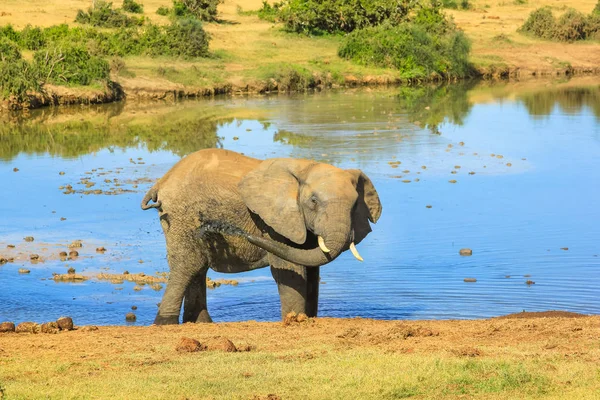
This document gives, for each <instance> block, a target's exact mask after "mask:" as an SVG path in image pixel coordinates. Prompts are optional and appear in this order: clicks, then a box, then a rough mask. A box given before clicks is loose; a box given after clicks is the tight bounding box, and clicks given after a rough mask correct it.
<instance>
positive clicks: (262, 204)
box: [238, 158, 311, 244]
mask: <svg viewBox="0 0 600 400" xmlns="http://www.w3.org/2000/svg"><path fill="white" fill-rule="evenodd" d="M310 163H311V162H310V161H308V160H294V159H285V158H273V159H270V160H265V161H263V162H262V163H261V164H260V165H259V166H258V167H257V168H256V169H254V170H252V171H251V172H250V173H248V174H247V175H246V176H245V177H244V178H242V180H241V181H240V183H239V184H238V189H239V191H240V194H241V195H242V199H243V200H244V202H245V203H246V206H247V207H248V208H249V209H250V210H251V211H252V212H253V213H256V214H258V215H259V216H260V217H261V218H262V220H263V221H265V222H266V223H267V225H269V226H270V227H272V228H273V229H274V230H275V231H276V232H277V233H279V234H281V235H283V236H285V237H286V238H288V239H290V240H291V241H293V242H294V243H297V244H302V243H304V242H305V241H306V225H305V223H304V214H303V212H302V209H301V208H300V205H299V203H298V195H299V192H300V183H299V180H298V178H297V176H298V175H299V173H300V171H301V170H302V169H304V168H307V167H309V165H310Z"/></svg>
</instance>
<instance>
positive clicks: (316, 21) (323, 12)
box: [257, 0, 474, 80]
mask: <svg viewBox="0 0 600 400" xmlns="http://www.w3.org/2000/svg"><path fill="white" fill-rule="evenodd" d="M454 6H456V7H455V8H468V7H470V3H469V1H468V0H463V1H460V2H458V3H457V2H456V1H453V0H444V1H440V0H431V1H425V0H424V1H416V0H283V1H281V2H278V3H274V4H273V5H270V4H269V3H267V2H266V1H263V6H262V8H261V9H259V10H258V12H257V14H258V16H259V17H260V18H262V19H265V20H269V21H276V20H278V21H281V22H283V24H284V27H285V29H286V30H287V31H291V32H297V33H303V34H308V35H324V34H334V35H335V34H343V35H346V36H345V37H344V39H343V41H342V44H341V46H340V48H339V51H338V54H339V56H340V57H342V58H346V59H349V60H352V61H354V62H356V63H358V64H361V65H367V66H378V67H384V68H394V69H398V70H399V71H400V73H401V76H402V77H403V78H405V79H409V80H415V79H418V80H429V79H434V80H435V79H440V78H444V79H449V78H460V77H466V76H469V75H470V74H472V73H473V71H474V70H473V68H472V67H471V65H470V63H469V62H468V56H469V52H470V43H469V41H468V40H467V38H466V36H465V35H464V34H463V33H462V32H460V31H459V30H457V28H456V26H455V25H454V23H453V22H452V21H451V20H449V19H448V18H447V17H446V15H445V14H444V13H443V12H442V8H443V7H454Z"/></svg>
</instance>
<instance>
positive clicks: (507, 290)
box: [0, 81, 600, 325]
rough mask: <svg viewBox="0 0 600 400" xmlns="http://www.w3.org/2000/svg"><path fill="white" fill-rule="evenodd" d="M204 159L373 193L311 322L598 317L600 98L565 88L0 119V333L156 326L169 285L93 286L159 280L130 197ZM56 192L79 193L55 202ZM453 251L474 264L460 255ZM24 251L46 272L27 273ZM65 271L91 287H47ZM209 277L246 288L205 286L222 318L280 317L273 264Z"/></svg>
mask: <svg viewBox="0 0 600 400" xmlns="http://www.w3.org/2000/svg"><path fill="white" fill-rule="evenodd" d="M206 147H222V148H226V149H230V150H234V151H238V152H243V153H245V154H247V155H250V156H254V157H258V158H266V157H275V156H277V157H303V158H313V159H317V160H319V161H324V162H329V163H332V164H334V165H337V166H340V167H342V168H360V169H362V170H363V171H364V172H365V173H366V174H367V175H368V176H369V177H370V178H371V179H372V180H373V182H374V184H375V186H376V188H377V190H378V192H379V195H380V198H381V202H382V204H383V213H382V217H381V219H380V221H379V223H378V224H376V225H375V226H374V229H373V232H372V233H371V234H370V235H369V236H368V237H367V238H366V239H365V240H364V241H363V242H362V243H361V244H360V245H359V246H358V247H359V251H360V253H361V254H362V256H363V257H364V259H365V262H364V263H359V262H357V261H356V260H355V259H354V258H353V257H352V256H351V255H348V254H343V255H342V256H340V257H339V258H338V259H337V260H336V261H335V262H333V263H332V264H329V265H327V266H325V267H323V268H322V269H321V276H322V285H321V288H320V291H321V295H320V311H319V315H320V316H327V317H356V316H360V317H365V318H378V319H455V318H459V319H462V318H487V317H492V316H497V315H502V314H507V313H512V312H519V311H522V310H527V311H540V310H548V309H561V310H568V311H574V312H581V313H588V314H599V313H600V291H599V289H598V288H599V287H600V257H599V255H600V224H599V222H600V209H599V208H598V207H597V204H598V200H597V199H598V197H599V195H600V185H599V183H600V179H599V178H600V172H599V171H600V86H599V85H598V84H597V83H594V82H592V83H590V82H589V81H579V82H578V81H571V82H562V83H552V84H547V83H544V84H526V85H523V84H517V85H513V84H503V85H497V86H488V85H478V86H477V85H474V84H468V85H456V86H450V87H439V88H435V87H421V88H416V89H415V88H394V89H377V90H366V89H365V90H342V91H336V92H326V93H316V94H303V95H293V96H285V95H279V96H269V97H261V98H234V99H231V98H222V99H214V100H199V101H188V102H180V103H176V104H166V103H140V104H132V103H128V104H113V105H106V106H98V107H75V108H63V109H59V110H53V109H46V110H38V111H35V112H31V113H30V114H29V115H23V114H12V115H7V114H5V115H2V116H0V183H1V187H2V192H3V196H2V207H1V211H0V216H1V218H0V257H5V258H8V257H15V258H16V259H15V262H14V263H7V264H4V265H1V266H0V321H3V320H10V321H15V322H22V321H27V320H33V321H38V322H43V321H47V320H52V319H55V318H57V317H59V316H61V315H70V316H72V317H73V318H74V320H75V322H76V323H77V324H80V325H84V324H98V325H100V324H124V323H125V320H124V315H125V313H127V312H128V311H130V308H131V306H133V305H135V306H137V307H138V309H137V311H136V314H137V317H138V319H137V322H136V323H137V324H150V323H152V321H153V318H154V316H155V313H156V310H157V306H156V303H158V302H159V301H160V299H161V297H162V293H163V291H164V288H163V289H161V290H153V289H152V288H150V287H149V286H148V285H145V286H143V287H142V290H139V291H138V290H134V284H133V283H129V282H125V283H123V284H113V283H110V282H107V281H100V280H97V279H95V278H94V277H95V276H96V275H97V273H99V272H111V273H121V272H123V271H125V270H127V271H129V272H132V273H133V272H145V273H146V274H148V275H151V274H155V273H157V272H158V273H161V272H166V271H168V265H167V262H166V257H165V254H166V251H165V245H164V239H163V236H162V231H161V229H160V225H159V222H158V218H157V215H156V212H155V211H146V212H144V211H142V210H141V209H140V208H139V203H140V200H141V197H142V196H143V194H144V193H145V191H146V190H147V189H148V188H149V187H150V186H151V184H152V182H153V181H154V180H155V179H157V178H158V177H160V176H162V174H164V173H165V172H166V171H167V170H168V169H169V168H170V167H171V166H172V165H173V164H174V163H175V162H176V161H177V160H179V159H180V158H181V157H182V156H184V155H185V154H188V153H190V152H192V151H194V150H196V149H200V148H206ZM491 154H494V156H493V157H492V156H491ZM498 155H501V156H502V158H499V157H498ZM138 158H139V159H138ZM394 161H400V162H401V164H400V165H398V166H397V168H393V167H392V165H391V164H390V162H394ZM508 163H510V164H511V165H510V166H509V165H508ZM456 166H460V168H457V167H456ZM422 167H425V168H422ZM13 168H18V171H17V172H14V171H13ZM404 171H409V172H404ZM452 171H456V173H455V174H452V173H451V172H452ZM61 172H64V174H60V173H61ZM86 172H87V174H86ZM469 172H475V174H473V175H470V174H469ZM82 178H84V179H85V178H87V179H88V180H84V181H83V184H82V183H81V179H82ZM115 179H116V181H115ZM105 180H106V181H105ZM450 180H456V181H457V182H456V183H450V182H449V181H450ZM405 181H410V182H405ZM87 182H93V183H94V185H93V186H91V185H89V184H88V185H89V186H90V187H86V183H87ZM69 184H70V185H72V187H73V190H74V191H75V193H72V194H64V192H65V191H68V190H67V189H65V188H64V186H65V185H69ZM117 184H118V185H119V186H116V185H117ZM61 186H62V187H63V189H59V187H61ZM95 190H96V191H100V192H98V193H101V194H96V193H94V192H93V191H95ZM86 191H88V194H85V193H86ZM107 193H109V194H107ZM427 205H430V206H431V208H427V207H426V206H427ZM61 218H66V219H64V220H61ZM25 236H34V237H35V241H34V242H31V243H29V242H25V241H23V238H24V237H25ZM76 239H81V240H83V243H84V247H82V248H81V249H79V251H80V253H81V255H80V257H78V259H77V260H69V261H61V260H60V259H59V258H58V257H57V254H58V252H59V251H62V250H67V246H68V244H69V243H71V242H72V241H74V240H76ZM8 244H14V245H15V246H16V247H15V248H14V249H9V248H7V245H8ZM98 246H104V247H106V248H107V251H106V253H104V254H100V253H96V252H95V248H96V247H98ZM463 247H469V248H471V249H473V256H471V257H461V256H459V254H458V251H459V249H460V248H463ZM562 248H568V250H562ZM31 253H37V254H39V255H40V257H41V259H42V260H43V261H42V262H39V263H37V264H32V263H31V262H30V261H29V254H31ZM69 267H73V268H75V269H76V270H77V272H78V273H81V274H84V275H87V276H90V277H92V279H90V280H87V281H85V282H81V283H56V282H54V281H53V280H52V274H53V273H65V272H66V270H67V269H68V268H69ZM19 268H27V269H29V270H30V271H31V273H29V274H19V273H18V269H19ZM209 275H210V276H211V277H212V278H213V279H218V278H221V277H225V278H234V279H237V280H239V282H240V283H239V285H238V286H237V287H231V286H221V287H219V288H216V289H214V290H209V293H208V306H209V311H210V313H211V315H212V317H213V319H214V320H215V321H239V320H248V319H255V320H261V321H276V320H278V319H279V298H278V295H277V288H276V285H275V282H274V281H273V279H272V278H271V276H270V271H269V269H268V268H266V269H261V270H256V271H252V272H249V273H243V274H236V275H229V276H228V275H223V274H218V273H214V272H212V271H211V272H210V273H209ZM464 278H476V279H477V282H476V283H465V282H464V281H463V280H464ZM528 280H530V281H533V282H535V284H530V285H527V284H526V283H525V282H526V281H528Z"/></svg>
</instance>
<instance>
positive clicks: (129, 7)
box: [122, 0, 144, 14]
mask: <svg viewBox="0 0 600 400" xmlns="http://www.w3.org/2000/svg"><path fill="white" fill-rule="evenodd" d="M122 8H123V11H127V12H130V13H134V14H142V13H143V12H144V6H143V5H142V4H140V3H137V2H136V1H135V0H123V6H122Z"/></svg>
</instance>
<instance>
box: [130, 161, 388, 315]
mask: <svg viewBox="0 0 600 400" xmlns="http://www.w3.org/2000/svg"><path fill="white" fill-rule="evenodd" d="M141 206H142V209H144V210H147V209H150V208H156V209H157V210H158V214H159V220H160V224H161V226H162V229H163V232H164V235H165V239H166V247H167V261H168V263H169V268H170V273H169V278H168V281H167V285H166V289H165V293H164V295H163V298H162V301H161V303H160V306H159V310H158V313H157V315H156V318H155V320H154V324H157V325H163V324H178V323H179V316H180V312H181V308H182V304H183V322H212V319H211V317H210V315H209V313H208V309H207V305H206V273H207V271H208V269H209V268H211V269H213V270H214V271H217V272H224V273H235V272H242V271H249V270H253V269H256V268H263V267H267V266H270V267H271V273H272V276H273V278H274V279H275V281H276V283H277V288H278V292H279V296H280V301H281V315H282V318H285V316H286V315H287V314H288V313H289V312H291V311H293V312H296V313H297V314H300V313H304V314H306V315H307V316H308V317H315V316H317V308H318V297H319V267H320V266H321V265H324V264H327V263H329V262H331V261H333V260H335V259H336V258H337V257H338V256H339V255H340V253H342V252H343V251H345V250H348V249H350V250H351V252H352V253H353V254H354V256H355V257H356V258H357V259H359V260H360V261H362V258H361V257H360V255H359V253H358V251H357V249H356V244H358V243H360V242H361V241H362V240H363V239H364V238H365V237H366V236H367V234H369V233H370V232H371V225H370V223H369V221H370V222H372V223H376V222H377V220H378V219H379V217H380V215H381V210H382V207H381V202H380V200H379V196H378V194H377V191H376V190H375V187H374V186H373V183H372V182H371V180H370V179H369V178H368V177H367V176H366V175H365V174H364V173H363V172H362V171H360V170H358V169H348V170H344V169H340V168H337V167H335V166H332V165H329V164H325V163H319V162H316V161H312V160H307V159H293V158H271V159H266V160H259V159H255V158H251V157H247V156H245V155H242V154H239V153H236V152H233V151H229V150H223V149H204V150H199V151H196V152H195V153H192V154H189V155H187V156H186V157H184V158H183V159H181V160H180V161H179V162H177V163H176V164H175V165H174V166H173V167H172V168H171V169H170V170H169V171H168V172H167V173H166V174H165V175H164V176H163V177H162V178H160V179H159V180H158V181H157V182H156V183H155V184H154V186H152V188H150V190H149V191H148V192H147V194H146V195H145V196H144V198H143V200H142V204H141ZM219 226H220V228H219Z"/></svg>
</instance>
